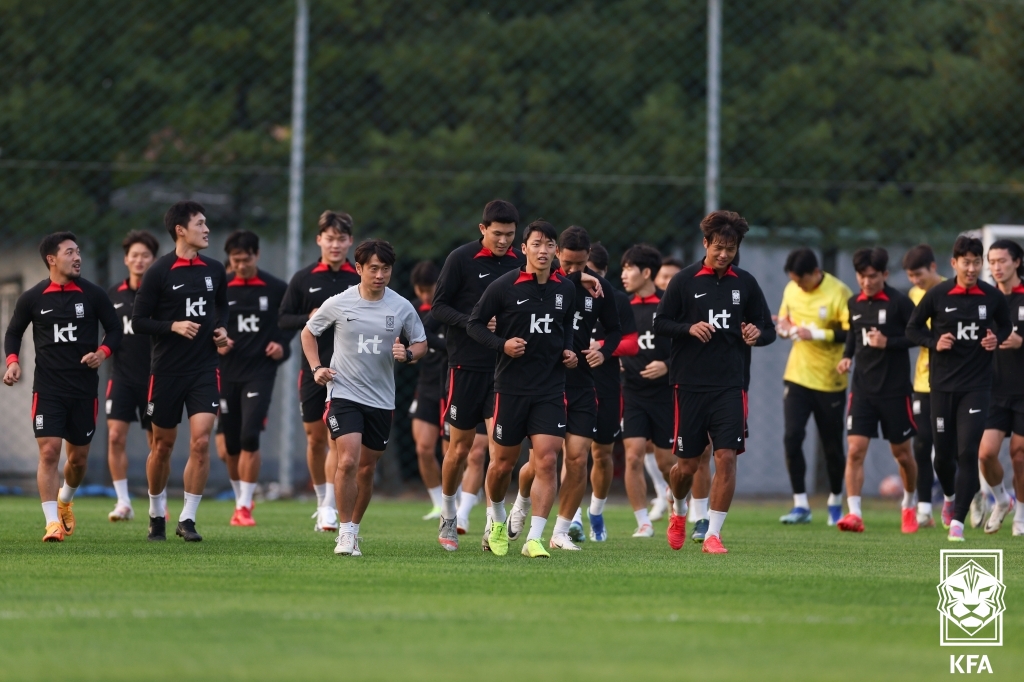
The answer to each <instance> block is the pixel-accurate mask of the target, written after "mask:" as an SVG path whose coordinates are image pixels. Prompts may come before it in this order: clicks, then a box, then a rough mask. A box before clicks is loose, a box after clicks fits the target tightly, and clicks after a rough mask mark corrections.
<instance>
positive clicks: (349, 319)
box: [345, 317, 359, 322]
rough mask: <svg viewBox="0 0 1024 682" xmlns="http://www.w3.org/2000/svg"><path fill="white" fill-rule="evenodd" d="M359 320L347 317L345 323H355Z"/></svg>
mask: <svg viewBox="0 0 1024 682" xmlns="http://www.w3.org/2000/svg"><path fill="white" fill-rule="evenodd" d="M358 319H359V318H358V317H346V318H345V321H346V322H355V321H356V320H358Z"/></svg>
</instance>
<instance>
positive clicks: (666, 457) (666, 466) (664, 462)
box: [654, 446, 676, 497]
mask: <svg viewBox="0 0 1024 682" xmlns="http://www.w3.org/2000/svg"><path fill="white" fill-rule="evenodd" d="M654 460H655V461H656V462H657V464H658V472H659V473H661V476H662V481H663V482H664V483H665V485H668V472H670V471H672V466H673V465H674V464H675V463H676V456H675V455H674V454H672V448H659V447H658V446H655V447H654ZM655 485H658V486H659V487H661V484H660V483H658V482H656V483H655ZM655 492H656V493H657V494H658V497H665V491H664V490H655Z"/></svg>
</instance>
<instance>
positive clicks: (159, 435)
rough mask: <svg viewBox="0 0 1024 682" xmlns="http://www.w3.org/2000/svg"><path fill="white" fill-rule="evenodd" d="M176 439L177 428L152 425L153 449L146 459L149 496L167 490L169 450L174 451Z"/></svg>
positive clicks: (169, 466)
mask: <svg viewBox="0 0 1024 682" xmlns="http://www.w3.org/2000/svg"><path fill="white" fill-rule="evenodd" d="M177 437H178V427H177V426H175V427H173V428H170V429H165V428H163V427H160V426H157V425H156V424H153V447H152V448H150V450H149V457H148V458H147V459H146V478H147V479H148V481H149V494H150V495H159V494H160V493H162V492H163V491H164V490H165V489H166V488H167V479H168V478H169V477H170V474H171V450H173V449H174V441H175V440H176V439H177Z"/></svg>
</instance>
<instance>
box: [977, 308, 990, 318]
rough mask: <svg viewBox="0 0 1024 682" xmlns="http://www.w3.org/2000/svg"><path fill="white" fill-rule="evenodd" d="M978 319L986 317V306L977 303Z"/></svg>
mask: <svg viewBox="0 0 1024 682" xmlns="http://www.w3.org/2000/svg"><path fill="white" fill-rule="evenodd" d="M978 319H979V320H985V319H988V306H985V305H979V306H978Z"/></svg>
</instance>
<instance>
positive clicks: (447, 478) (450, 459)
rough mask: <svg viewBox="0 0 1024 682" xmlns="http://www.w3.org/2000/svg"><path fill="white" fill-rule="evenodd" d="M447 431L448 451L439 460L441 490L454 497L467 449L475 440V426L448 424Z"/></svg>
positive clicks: (462, 470) (470, 447)
mask: <svg viewBox="0 0 1024 682" xmlns="http://www.w3.org/2000/svg"><path fill="white" fill-rule="evenodd" d="M448 433H449V436H448V451H447V452H445V454H444V461H443V462H441V491H442V492H443V493H444V494H445V495H448V496H453V497H454V495H455V493H457V492H458V490H459V485H460V484H461V483H462V475H463V472H464V471H465V469H466V460H467V458H468V457H469V451H470V450H471V449H472V448H473V441H475V440H476V428H472V429H457V428H455V427H454V426H450V428H449V431H448Z"/></svg>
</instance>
